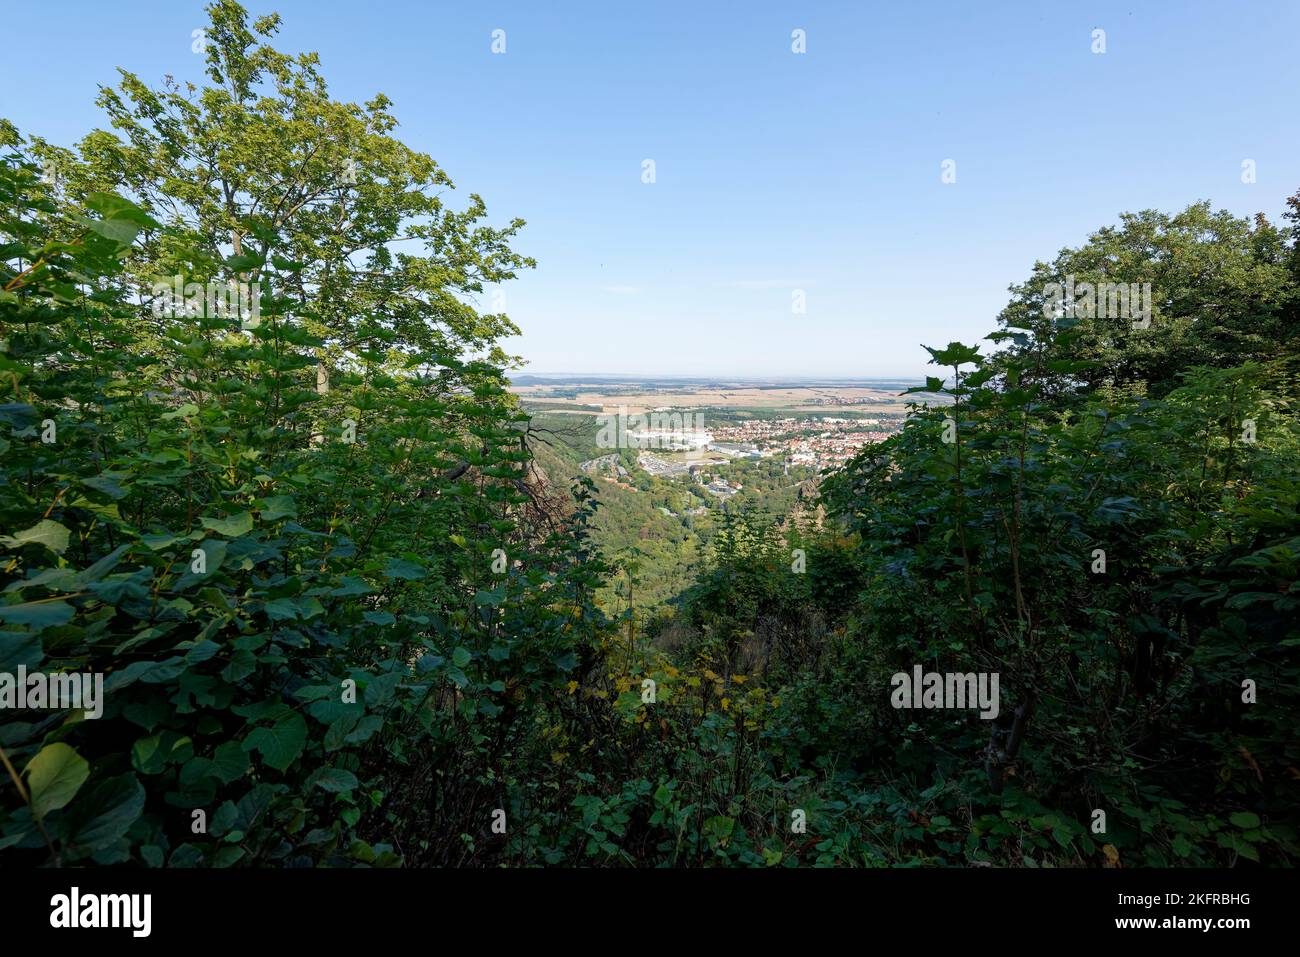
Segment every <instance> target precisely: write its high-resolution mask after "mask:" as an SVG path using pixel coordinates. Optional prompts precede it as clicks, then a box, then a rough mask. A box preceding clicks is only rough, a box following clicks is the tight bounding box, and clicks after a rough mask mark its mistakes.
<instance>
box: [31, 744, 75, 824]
mask: <svg viewBox="0 0 1300 957" xmlns="http://www.w3.org/2000/svg"><path fill="white" fill-rule="evenodd" d="M24 773H25V774H26V775H27V787H28V789H29V791H30V792H31V797H32V811H33V813H34V814H35V815H36V817H37V818H38V819H40V818H44V817H45V815H46V814H49V813H50V812H51V811H57V810H58V809H59V808H61V807H64V806H66V805H67V803H68V802H69V801H71V800H72V799H73V798H74V797H75V796H76V794H77V791H78V790H80V788H81V786H82V785H83V784H85V783H86V778H87V777H89V776H90V764H89V763H88V762H87V761H86V759H85V758H83V757H82V756H81V755H79V754H78V753H77V752H76V751H75V750H74V749H73V748H72V747H71V746H70V745H66V744H64V743H62V742H58V743H55V744H49V745H46V746H45V747H44V748H42V749H41V751H40V753H39V754H37V755H36V757H34V758H32V759H31V761H30V762H28V764H27V768H26V770H25V771H24Z"/></svg>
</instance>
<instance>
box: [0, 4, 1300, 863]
mask: <svg viewBox="0 0 1300 957" xmlns="http://www.w3.org/2000/svg"><path fill="white" fill-rule="evenodd" d="M211 12H212V18H213V22H212V26H211V29H210V37H211V40H212V45H211V46H210V48H209V50H208V57H209V60H208V63H209V74H210V79H211V81H212V85H211V86H210V87H207V88H205V89H203V90H192V89H191V90H186V89H180V88H177V87H175V86H168V87H166V88H164V89H163V90H151V89H149V88H148V87H147V86H146V85H144V84H143V83H141V82H140V81H139V80H138V79H136V78H135V77H134V76H132V75H130V74H123V78H122V83H121V85H120V87H119V88H117V89H113V90H110V89H105V90H103V91H101V96H100V102H101V104H102V105H103V106H104V108H105V109H106V111H107V112H108V114H109V117H110V119H111V121H112V125H113V127H114V129H115V130H116V132H115V133H108V132H104V131H95V132H93V133H91V134H90V135H89V136H87V137H86V138H85V140H83V141H82V142H81V143H80V144H78V147H77V149H76V150H75V151H73V150H64V149H59V148H56V147H53V146H50V145H49V144H46V143H44V142H42V141H40V140H32V141H30V142H28V141H26V140H24V139H23V138H22V137H21V136H20V135H19V133H18V131H16V130H14V129H13V128H12V127H10V126H8V125H7V124H6V125H4V126H3V128H2V133H3V147H4V151H5V157H4V158H5V163H4V165H3V166H2V167H0V242H2V243H3V255H2V256H0V260H2V265H0V289H2V290H3V291H0V329H2V333H0V334H2V336H3V340H4V349H3V353H2V354H0V470H2V471H0V474H2V476H3V478H2V480H0V493H2V498H0V536H3V537H0V588H2V589H3V599H2V603H0V673H10V674H12V673H16V672H17V670H18V669H19V668H20V667H21V668H24V669H27V670H28V671H30V672H39V673H44V674H83V673H88V674H100V675H102V676H103V677H104V695H103V700H102V702H101V704H102V714H101V715H100V716H98V717H86V716H84V715H83V709H80V708H56V709H25V710H16V709H12V708H6V709H5V710H4V711H3V712H0V749H2V753H3V758H4V766H5V774H4V777H3V779H0V783H3V785H4V786H3V788H2V789H0V795H3V796H2V797H0V857H2V858H3V860H4V863H5V865H6V866H14V865H17V864H25V865H29V866H38V865H45V864H64V865H69V864H73V865H89V864H104V865H111V864H121V865H126V864H130V865H136V866H151V867H156V866H164V865H170V866H212V867H228V866H232V865H238V866H250V865H251V866H257V865H263V866H265V865H277V866H320V865H327V866H328V865H344V866H351V865H370V866H395V865H399V864H403V865H406V866H420V865H463V864H474V865H496V864H513V865H541V864H594V865H641V866H665V865H667V866H671V865H728V864H730V865H754V866H774V865H777V866H791V865H811V864H835V865H952V866H967V865H971V864H997V865H1006V864H1011V865H1031V866H1032V865H1080V866H1114V865H1117V864H1119V865H1125V866H1141V865H1162V864H1178V865H1209V864H1237V863H1239V862H1243V861H1258V862H1260V863H1263V864H1271V865H1282V864H1291V863H1294V860H1295V857H1296V854H1297V836H1296V831H1295V825H1296V821H1295V813H1294V808H1295V806H1296V801H1295V795H1296V786H1297V783H1298V779H1300V771H1298V770H1297V766H1298V765H1300V754H1298V753H1297V751H1298V750H1300V745H1297V742H1296V737H1295V733H1294V727H1295V721H1296V718H1297V715H1298V712H1300V709H1297V694H1298V693H1300V691H1298V688H1297V679H1298V678H1300V667H1298V665H1297V656H1296V646H1297V644H1298V643H1300V630H1298V629H1297V621H1298V620H1300V616H1298V615H1297V605H1298V603H1300V585H1297V580H1298V579H1297V561H1298V557H1297V556H1298V555H1300V521H1298V518H1297V506H1298V503H1300V468H1298V466H1300V427H1298V426H1297V418H1296V407H1295V403H1296V401H1297V367H1296V365H1295V348H1294V346H1295V343H1296V308H1297V294H1296V290H1297V286H1298V284H1297V276H1300V269H1297V261H1298V260H1297V252H1296V236H1295V235H1289V236H1288V235H1287V234H1285V233H1283V232H1282V231H1280V230H1278V229H1275V228H1274V227H1272V226H1270V225H1268V224H1267V223H1266V222H1263V221H1261V222H1257V223H1255V224H1254V225H1251V224H1248V223H1242V222H1240V221H1237V220H1233V219H1232V218H1231V217H1226V215H1211V214H1210V213H1209V212H1208V209H1206V208H1205V207H1200V206H1198V207H1192V208H1191V209H1189V210H1188V211H1187V212H1186V213H1184V214H1180V216H1179V217H1173V218H1170V217H1164V218H1161V217H1160V216H1159V215H1158V214H1143V215H1142V216H1139V217H1133V218H1130V219H1128V220H1126V222H1125V225H1124V227H1123V228H1122V229H1121V230H1119V231H1113V230H1112V231H1103V233H1101V234H1098V236H1097V237H1094V238H1093V240H1092V241H1090V243H1089V245H1088V246H1087V247H1084V249H1082V250H1077V251H1067V253H1063V254H1062V256H1061V257H1060V258H1058V260H1057V261H1056V262H1055V263H1053V264H1051V265H1043V264H1040V267H1039V270H1038V273H1039V274H1036V276H1035V279H1034V281H1033V282H1032V283H1028V284H1026V286H1025V287H1021V288H1018V289H1017V290H1016V291H1015V298H1014V299H1013V302H1012V305H1011V306H1010V307H1009V308H1008V310H1007V312H1006V313H1004V315H1003V317H1002V322H1001V328H1000V330H999V332H998V333H996V334H995V336H994V337H993V338H995V340H1001V341H1002V345H1003V348H1001V349H998V350H996V351H994V352H993V353H991V354H988V355H981V354H980V353H979V351H978V350H976V349H974V348H970V347H966V346H962V345H959V344H953V345H950V346H949V347H948V348H946V349H943V350H936V351H934V352H933V356H934V359H935V361H936V362H937V363H938V364H939V365H941V366H945V367H949V368H950V369H951V370H952V374H951V375H947V376H945V377H941V378H937V379H936V380H934V381H932V382H930V383H928V384H927V386H926V388H927V389H929V390H930V391H944V392H947V393H948V394H949V396H950V397H951V400H952V401H951V403H950V404H945V405H943V406H939V407H935V408H930V407H927V406H926V405H924V404H919V405H917V406H915V407H914V408H913V412H912V415H911V416H910V418H909V420H908V422H907V425H906V427H905V428H904V429H903V430H902V432H901V433H900V434H898V435H897V436H895V437H893V438H891V439H889V440H888V441H887V442H885V443H883V444H881V445H879V446H876V447H873V448H871V449H869V450H867V451H865V452H864V453H863V454H862V455H861V456H860V457H859V458H858V459H857V460H856V461H854V462H853V463H852V464H851V465H850V466H849V467H848V468H846V469H845V470H843V471H842V472H841V473H839V474H837V475H835V476H833V477H831V478H830V479H829V480H828V481H827V482H826V483H825V485H824V487H823V501H822V505H823V507H824V513H825V520H824V521H811V520H809V521H803V522H790V523H787V524H786V525H785V526H783V527H780V528H778V527H776V526H773V525H771V524H769V523H768V522H766V521H762V520H758V519H755V518H753V517H748V516H745V515H740V514H735V515H732V516H730V517H729V518H728V519H727V520H726V521H725V522H724V524H723V526H722V527H721V528H720V529H719V530H718V531H717V533H716V535H715V538H714V540H713V543H712V549H711V557H710V561H709V564H708V567H707V568H706V569H705V570H704V571H703V572H702V573H701V575H700V576H699V578H698V579H697V580H696V581H695V582H694V583H693V584H692V585H691V586H690V587H689V588H688V589H687V590H686V591H685V592H684V593H683V594H682V595H681V596H680V598H679V600H678V601H677V602H676V603H675V604H674V605H673V606H672V607H668V608H663V609H659V610H658V611H657V613H656V614H654V615H651V616H646V615H631V614H616V613H614V610H613V609H612V608H610V607H608V606H606V605H604V604H602V603H601V602H600V601H599V600H598V598H597V594H598V592H599V591H600V590H601V589H602V587H603V586H606V585H607V584H608V582H609V581H610V578H611V576H612V575H613V574H614V569H613V568H612V567H611V566H610V565H609V564H607V562H606V560H605V558H603V557H602V556H601V555H600V554H599V553H598V551H597V550H596V549H595V548H594V547H593V546H592V544H591V536H590V528H591V523H592V520H593V513H594V511H595V508H596V505H595V503H594V501H593V498H592V495H591V490H590V487H589V486H587V485H584V484H582V483H579V484H578V485H577V486H576V487H575V488H574V489H573V490H572V491H571V492H567V493H565V494H561V493H560V490H556V489H554V488H548V487H547V485H546V483H545V482H541V481H539V480H538V477H537V474H536V472H535V470H534V469H533V468H532V465H531V463H532V461H533V437H532V433H531V432H530V429H529V427H528V422H527V419H526V417H525V416H524V415H522V414H521V413H520V411H519V409H518V406H517V403H516V402H515V401H514V400H513V399H512V398H511V396H510V395H509V393H508V392H507V391H506V385H507V380H506V373H505V371H504V370H505V369H506V368H507V366H508V365H509V357H507V356H505V355H504V354H503V353H502V352H501V350H500V349H499V348H498V347H497V345H496V342H497V340H498V339H499V338H500V337H502V336H504V335H507V334H509V333H510V332H511V331H512V330H513V329H514V327H513V326H512V325H511V324H510V322H509V320H508V319H506V317H504V316H499V315H487V314H482V313H480V312H479V311H478V310H476V309H475V308H474V307H473V306H472V304H471V303H472V300H473V297H474V296H476V295H478V294H481V293H482V292H483V289H484V286H485V284H491V283H499V282H503V281H506V280H508V279H510V278H511V277H512V276H513V275H514V274H515V272H516V271H517V270H519V269H522V268H528V267H530V266H531V265H532V263H531V261H529V260H527V259H526V258H524V257H522V256H519V255H517V254H516V253H514V252H513V251H512V250H511V249H510V246H509V243H510V242H511V241H512V240H513V238H514V236H515V233H516V231H517V230H518V228H519V227H520V226H521V225H522V224H520V223H518V222H514V223H511V224H510V226H508V227H507V228H505V229H494V228H492V227H489V226H487V225H485V224H484V222H483V218H484V216H485V215H486V214H485V209H484V207H483V204H482V203H481V201H480V200H479V199H478V198H477V197H471V198H470V200H469V203H468V206H467V208H466V209H465V210H464V211H461V212H458V211H455V210H451V209H449V208H447V207H446V206H445V205H444V204H443V201H442V199H441V192H440V191H441V190H444V189H447V188H450V185H451V184H450V181H449V180H448V179H447V177H446V176H445V175H444V174H443V173H442V171H441V170H440V169H439V168H438V167H437V166H436V164H434V163H433V161H432V160H431V159H430V158H429V157H427V156H424V155H422V154H418V153H414V152H412V151H410V150H408V149H407V148H406V147H404V146H402V144H400V143H399V142H398V141H396V140H395V139H393V138H392V137H391V136H390V135H389V134H390V133H391V130H392V128H393V125H394V120H393V118H392V117H391V116H390V115H389V114H388V112H387V102H386V101H385V100H384V99H383V98H382V97H377V98H376V99H375V100H374V101H372V102H371V103H368V104H366V105H364V106H356V105H354V104H340V103H337V102H334V101H332V100H330V99H329V97H328V95H327V93H326V91H325V87H324V84H323V81H322V80H321V78H320V77H319V75H318V73H317V65H316V62H315V59H314V57H311V56H304V57H298V58H291V57H287V56H284V55H282V54H279V53H277V52H275V51H274V50H272V49H271V48H270V47H269V46H267V45H266V44H265V42H264V39H265V38H266V37H269V36H270V35H271V34H272V33H273V32H274V29H275V26H276V21H275V20H274V18H266V19H263V20H260V21H258V22H257V23H255V24H251V25H250V24H249V23H248V21H247V18H246V16H245V14H244V12H243V11H242V9H241V8H239V7H238V6H237V5H236V4H234V3H231V2H221V3H217V4H214V5H213V7H212V8H211ZM52 170H53V171H54V172H53V173H51V171H52ZM1298 202H1300V201H1298ZM398 242H400V243H402V244H403V245H402V246H400V247H397V248H400V249H401V250H402V251H400V252H399V251H396V249H395V244H397V243H398ZM412 242H413V243H414V245H411V243H412ZM1180 270H1181V271H1180ZM1066 272H1069V273H1071V274H1073V273H1078V274H1079V275H1080V276H1085V275H1092V276H1093V277H1094V278H1096V277H1097V276H1101V277H1112V278H1124V279H1126V280H1131V281H1138V279H1152V278H1154V282H1155V285H1156V288H1157V291H1158V292H1159V293H1160V298H1159V303H1160V308H1159V309H1158V310H1157V314H1156V316H1155V321H1154V323H1153V324H1152V326H1151V328H1149V329H1144V330H1141V331H1136V330H1131V329H1129V328H1128V327H1127V323H1121V324H1115V323H1112V326H1111V327H1109V328H1103V324H1102V323H1100V322H1099V321H1096V320H1089V319H1084V320H1078V321H1073V320H1060V319H1052V318H1045V317H1043V316H1042V315H1041V310H1039V309H1038V306H1039V303H1037V302H1036V301H1035V295H1036V293H1035V292H1034V290H1035V289H1039V288H1041V285H1042V282H1040V280H1041V281H1044V282H1045V281H1047V280H1048V279H1049V278H1051V277H1053V276H1055V275H1057V274H1064V273H1066ZM177 276H179V277H181V279H182V283H181V285H182V288H183V287H184V285H185V283H188V282H193V283H197V284H199V286H202V287H204V288H206V284H207V283H209V281H212V282H216V283H221V284H227V283H230V282H234V283H243V284H245V286H246V287H249V288H252V289H254V290H255V292H254V295H255V296H256V297H257V298H256V300H255V303H256V307H257V308H256V313H257V315H256V316H250V315H249V312H250V310H249V309H247V308H244V309H242V310H239V309H236V310H223V309H213V308H211V306H210V304H209V302H208V301H206V300H205V299H204V297H203V296H202V295H200V296H199V297H198V298H197V299H195V298H193V297H191V301H190V302H186V303H184V304H183V308H180V307H178V308H174V309H170V310H169V309H166V308H161V309H160V308H158V305H159V300H160V298H165V297H164V296H163V294H162V293H161V292H160V291H159V290H160V289H161V288H165V286H166V284H168V283H171V281H172V277H177ZM160 279H161V280H163V281H164V286H163V287H160V286H158V285H156V283H158V281H159V280H160ZM1225 303H1228V304H1230V305H1225ZM173 305H177V306H179V305H181V304H175V303H173ZM245 305H247V304H245ZM1162 336H1164V338H1162ZM1134 356H1138V357H1140V361H1134ZM1098 550H1100V551H1101V552H1104V570H1099V567H1098V565H1097V560H1098ZM917 664H921V665H924V666H925V667H926V668H927V669H931V670H951V671H962V672H967V671H975V672H997V673H999V674H1000V676H1001V679H1002V684H1001V687H1002V707H1001V714H1000V716H999V718H998V719H997V720H996V721H985V720H981V719H980V718H979V717H978V715H976V714H975V713H973V712H971V711H942V710H940V711H909V710H899V709H896V708H894V707H892V706H891V700H890V676H891V675H892V674H893V673H895V672H899V671H904V672H908V671H910V670H911V668H912V667H913V666H914V665H917ZM1243 682H1248V683H1250V685H1251V688H1253V692H1252V693H1247V691H1246V690H1245V689H1244V688H1243ZM1013 739H1014V743H1013ZM1098 810H1101V811H1104V812H1105V815H1106V825H1105V829H1104V831H1097V830H1094V827H1093V822H1094V821H1095V820H1096V818H1095V812H1096V811H1098Z"/></svg>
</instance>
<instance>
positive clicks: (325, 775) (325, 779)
mask: <svg viewBox="0 0 1300 957" xmlns="http://www.w3.org/2000/svg"><path fill="white" fill-rule="evenodd" d="M316 786H317V787H318V788H320V789H321V790H323V791H329V792H330V793H332V794H341V793H342V792H344V791H352V790H355V789H356V787H357V776H356V775H355V774H353V773H352V772H351V771H345V770H343V769H342V768H325V769H324V770H323V771H321V772H320V774H318V775H317V776H316Z"/></svg>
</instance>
